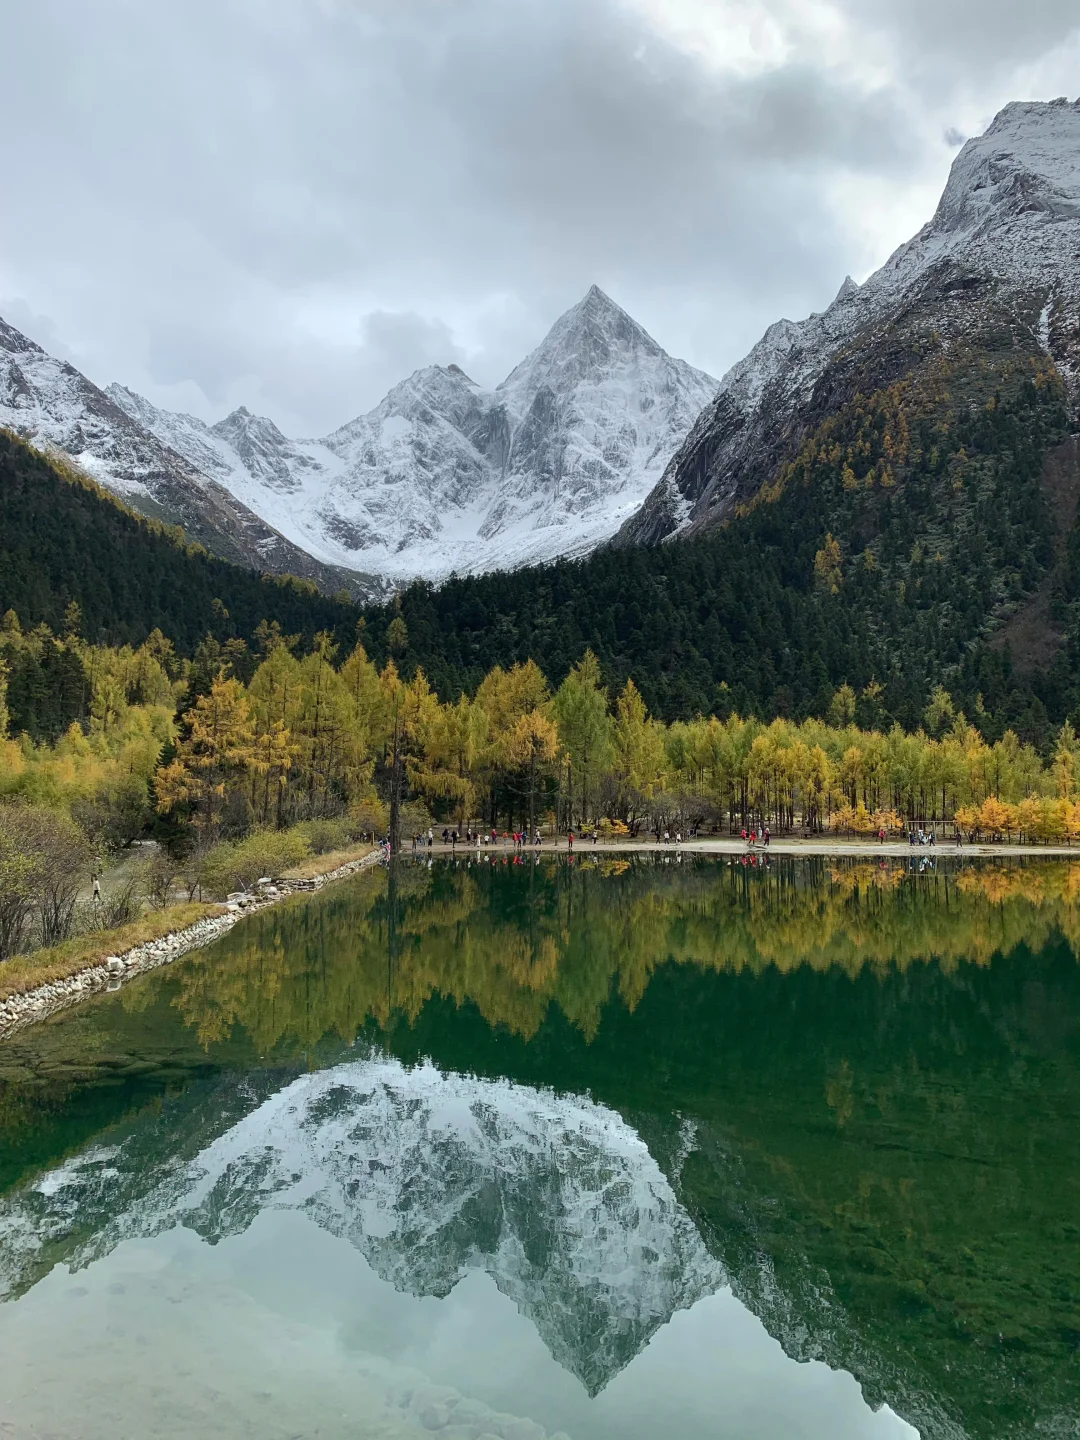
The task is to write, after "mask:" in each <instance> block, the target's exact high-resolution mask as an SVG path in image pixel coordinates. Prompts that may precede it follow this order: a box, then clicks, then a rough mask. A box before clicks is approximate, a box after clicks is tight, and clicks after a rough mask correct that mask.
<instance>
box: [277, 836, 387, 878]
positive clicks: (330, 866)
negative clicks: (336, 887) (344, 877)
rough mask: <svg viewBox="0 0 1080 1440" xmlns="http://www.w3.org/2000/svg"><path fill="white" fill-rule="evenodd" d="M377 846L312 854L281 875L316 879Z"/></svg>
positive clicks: (361, 857)
mask: <svg viewBox="0 0 1080 1440" xmlns="http://www.w3.org/2000/svg"><path fill="white" fill-rule="evenodd" d="M376 848H377V847H376V846H374V845H367V844H364V845H353V846H351V847H350V848H349V849H347V850H330V851H328V852H327V854H325V855H312V856H310V857H309V858H308V859H307V860H303V861H301V863H300V864H299V865H294V866H293V867H292V869H291V870H286V871H285V872H284V874H283V875H282V877H281V878H282V879H283V880H317V879H318V877H319V876H320V875H329V874H330V872H331V871H333V870H337V869H339V868H340V867H341V866H342V865H350V864H352V863H353V862H354V861H356V860H364V859H366V858H367V856H368V855H371V854H372V853H373V852H374V850H375V849H376Z"/></svg>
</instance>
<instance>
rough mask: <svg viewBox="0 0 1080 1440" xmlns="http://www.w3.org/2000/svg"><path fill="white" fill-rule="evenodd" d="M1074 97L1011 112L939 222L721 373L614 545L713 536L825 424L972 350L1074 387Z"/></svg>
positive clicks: (1077, 186) (1077, 177)
mask: <svg viewBox="0 0 1080 1440" xmlns="http://www.w3.org/2000/svg"><path fill="white" fill-rule="evenodd" d="M1078 296H1080V101H1078V102H1077V103H1076V104H1069V103H1068V102H1067V101H1065V100H1055V101H1052V102H1049V103H1023V104H1012V105H1008V106H1007V107H1006V108H1005V109H1004V110H1002V111H1001V113H1000V114H999V115H998V116H997V118H996V119H995V120H994V122H993V124H992V125H991V126H990V128H989V129H988V130H987V131H986V133H985V134H984V135H982V136H979V137H978V138H977V139H973V140H969V141H968V142H967V144H966V145H965V146H964V148H963V149H962V151H961V152H960V154H959V155H958V156H957V158H956V161H955V162H954V164H953V167H952V171H951V174H950V177H949V181H948V184H947V186H946V188H945V192H944V194H943V195H942V198H941V202H940V204H939V206H938V208H937V212H936V213H935V215H934V217H933V219H932V220H931V221H930V222H929V223H928V224H927V225H925V226H924V227H923V228H922V230H920V231H919V233H918V234H917V235H916V236H915V237H914V238H913V239H912V240H910V241H908V243H907V244H906V245H903V246H901V247H900V249H899V250H897V251H896V252H895V254H894V255H892V256H891V257H890V259H889V260H888V261H887V262H886V264H885V265H884V266H882V268H881V269H880V270H878V271H877V272H876V273H875V274H874V275H872V276H871V277H870V278H869V279H868V280H867V281H866V283H865V284H863V285H862V286H858V285H856V284H855V283H854V282H853V281H852V280H850V279H849V280H846V281H845V282H844V284H843V286H842V287H841V289H840V292H839V294H838V295H837V296H836V299H835V300H834V301H833V303H832V304H831V305H830V306H829V308H828V309H827V310H826V311H825V312H824V313H823V314H819V315H811V316H810V317H809V319H807V320H804V321H802V322H800V323H797V324H796V323H793V322H792V321H790V320H780V321H778V322H777V323H776V324H775V325H772V326H771V327H770V328H769V329H768V330H767V331H766V332H765V335H764V336H763V337H762V339H761V340H760V341H759V342H758V343H757V345H755V346H754V348H753V350H751V352H750V353H749V355H747V356H746V358H745V359H744V360H741V361H740V362H739V363H738V364H737V365H735V366H734V367H733V368H732V369H731V370H730V371H728V373H727V374H726V375H725V376H724V378H723V380H722V381H721V383H720V387H719V390H718V392H717V394H716V396H715V398H714V399H713V400H712V402H711V403H710V404H709V406H708V407H707V408H706V409H705V410H704V411H703V412H702V414H701V415H700V417H699V418H698V420H697V422H696V424H695V425H694V426H693V429H692V430H691V431H690V433H689V435H688V436H687V437H686V440H685V441H684V443H683V444H682V445H681V446H680V448H679V449H678V451H677V452H676V453H675V455H674V456H673V458H672V460H671V462H670V464H669V465H668V466H667V469H666V470H665V472H664V475H663V477H662V478H661V479H660V481H659V482H658V484H657V485H656V487H655V488H654V490H653V491H652V492H651V493H650V495H649V497H648V499H647V500H646V501H645V503H644V505H643V506H642V507H641V509H640V511H639V512H638V513H637V514H636V515H635V516H634V517H633V518H632V519H631V520H630V521H628V522H627V524H626V525H624V526H623V528H622V530H621V532H620V537H619V538H620V542H621V543H647V544H650V543H655V542H657V541H660V540H663V539H666V538H667V537H669V536H672V535H675V534H693V533H696V532H700V531H702V530H706V529H708V528H710V527H712V526H714V525H717V524H721V523H723V522H725V521H727V520H729V519H731V518H732V516H733V515H734V514H735V513H736V511H737V509H738V507H739V506H740V504H743V503H745V502H747V501H748V500H750V499H751V498H752V497H754V496H755V495H756V494H757V493H758V492H759V491H760V490H761V488H762V486H764V485H768V484H771V483H772V482H774V481H775V479H776V477H777V476H778V474H779V473H780V471H781V470H782V468H783V467H784V465H785V464H786V463H788V462H789V461H791V460H792V459H793V457H794V456H795V455H796V454H797V453H798V451H799V449H800V447H801V446H802V445H803V444H804V443H805V442H806V441H807V439H808V437H811V436H812V435H813V434H814V432H815V431H816V430H817V429H818V427H819V426H821V425H822V423H823V422H825V421H826V420H827V419H828V417H830V416H831V415H834V414H836V413H837V411H839V410H840V409H841V408H842V407H843V406H844V405H846V404H849V403H850V402H851V401H852V400H853V399H854V398H855V397H856V396H858V395H860V394H861V395H872V394H874V393H875V392H879V391H881V390H883V389H885V388H886V387H888V386H889V385H892V384H894V383H895V382H896V381H898V380H900V379H902V378H904V377H907V376H910V375H912V374H917V373H925V372H926V371H927V370H928V368H929V367H930V366H931V365H933V364H935V363H939V362H941V361H948V362H950V363H952V364H953V365H955V364H957V363H958V362H962V361H963V356H964V354H965V353H967V354H968V355H969V356H970V360H971V364H972V365H976V366H977V365H978V364H979V363H980V360H979V357H980V356H984V355H986V354H988V353H993V354H994V355H995V356H997V357H999V358H1000V357H1001V356H1002V355H1003V354H1005V353H1007V354H1009V355H1012V356H1015V357H1025V356H1027V357H1045V356H1048V357H1050V358H1051V359H1052V360H1053V362H1054V363H1055V365H1056V367H1057V369H1058V372H1059V373H1060V374H1061V375H1062V376H1063V378H1064V380H1065V383H1066V387H1067V390H1068V391H1069V393H1070V396H1071V400H1072V404H1073V406H1074V407H1075V405H1076V402H1077V398H1078V386H1080V308H1078Z"/></svg>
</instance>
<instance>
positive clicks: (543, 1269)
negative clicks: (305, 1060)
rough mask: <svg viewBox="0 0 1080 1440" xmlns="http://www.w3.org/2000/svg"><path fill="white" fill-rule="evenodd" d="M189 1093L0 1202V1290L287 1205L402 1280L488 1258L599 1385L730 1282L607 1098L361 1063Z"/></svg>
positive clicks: (447, 1272) (573, 1363) (423, 1285)
mask: <svg viewBox="0 0 1080 1440" xmlns="http://www.w3.org/2000/svg"><path fill="white" fill-rule="evenodd" d="M272 1087H273V1081H272V1080H271V1079H270V1077H265V1078H260V1077H258V1076H255V1077H252V1076H246V1077H244V1079H243V1080H242V1081H239V1082H238V1081H237V1080H236V1078H235V1077H234V1078H232V1079H227V1078H226V1079H223V1080H222V1081H221V1083H220V1084H219V1086H217V1087H215V1089H214V1093H213V1094H210V1093H206V1091H205V1090H199V1089H198V1088H197V1087H196V1088H194V1089H192V1090H191V1091H189V1092H188V1093H187V1095H186V1096H185V1097H184V1099H183V1100H182V1101H179V1102H177V1104H175V1105H173V1106H171V1107H169V1109H168V1112H167V1113H165V1114H162V1115H153V1116H150V1115H148V1116H145V1117H143V1120H142V1121H140V1122H139V1124H137V1125H136V1126H134V1127H131V1128H129V1129H128V1130H127V1132H126V1133H121V1134H120V1136H119V1137H118V1138H117V1141H116V1143H112V1144H109V1143H105V1142H104V1141H103V1142H101V1143H98V1144H95V1145H93V1146H91V1147H90V1148H89V1149H88V1150H86V1151H85V1152H83V1153H82V1154H80V1155H77V1156H74V1157H72V1158H71V1159H70V1160H68V1161H66V1162H65V1163H64V1164H63V1165H61V1166H60V1167H58V1168H57V1169H54V1170H52V1171H50V1172H48V1173H46V1174H45V1175H43V1176H41V1177H40V1178H39V1179H37V1180H36V1181H35V1182H34V1183H32V1184H31V1185H30V1186H29V1187H27V1188H24V1189H22V1190H19V1191H16V1192H14V1193H12V1194H11V1195H9V1196H7V1197H5V1198H4V1199H2V1200H0V1300H3V1299H5V1298H11V1297H14V1296H16V1295H18V1294H20V1293H22V1292H23V1291H24V1290H25V1289H26V1288H27V1286H28V1285H29V1284H32V1283H34V1281H36V1280H37V1279H39V1278H40V1277H41V1275H42V1274H44V1273H46V1272H47V1270H48V1269H50V1268H51V1267H52V1265H54V1264H56V1263H57V1262H58V1261H60V1260H63V1261H65V1262H66V1263H67V1264H69V1265H71V1266H73V1267H75V1268H78V1267H80V1266H82V1265H84V1264H88V1263H89V1262H90V1261H92V1260H94V1259H97V1258H98V1257H100V1256H102V1255H104V1254H107V1253H108V1252H109V1251H111V1250H112V1249H113V1248H114V1247H115V1246H116V1245H118V1244H120V1243H121V1242H122V1241H124V1240H127V1239H131V1238H134V1237H137V1236H147V1235H153V1234H158V1233H160V1232H161V1231H163V1230H166V1229H169V1228H171V1227H172V1226H175V1225H184V1226H187V1227H188V1228H190V1229H193V1230H195V1231H196V1232H197V1233H198V1234H199V1235H201V1236H202V1237H203V1238H204V1239H207V1240H209V1241H211V1242H212V1243H214V1242H217V1241H218V1240H221V1239H224V1238H225V1237H226V1236H228V1235H232V1234H237V1233H239V1232H240V1231H242V1230H245V1229H246V1228H247V1227H248V1226H249V1225H250V1224H251V1223H252V1221H253V1220H254V1219H255V1218H256V1217H257V1216H258V1215H259V1213H260V1212H261V1211H263V1210H265V1209H288V1210H298V1211H301V1212H302V1213H304V1214H305V1215H307V1216H308V1217H309V1218H310V1219H312V1220H313V1221H314V1222H315V1223H316V1224H317V1225H319V1226H321V1227H322V1228H323V1229H325V1230H327V1231H329V1232H330V1233H331V1234H333V1235H336V1236H338V1237H339V1238H341V1239H343V1240H347V1241H348V1242H349V1243H350V1244H351V1245H353V1246H355V1247H356V1248H357V1249H358V1250H360V1251H361V1253H362V1254H363V1255H364V1256H365V1258H366V1259H367V1260H368V1262H369V1263H370V1265H371V1266H372V1268H373V1269H374V1270H375V1271H376V1272H377V1273H378V1274H379V1275H381V1276H382V1277H383V1278H384V1279H386V1280H387V1281H389V1282H390V1283H391V1284H393V1285H394V1286H395V1287H396V1288H397V1289H399V1290H402V1291H406V1292H408V1293H411V1294H414V1295H435V1296H444V1295H447V1294H449V1292H450V1291H451V1290H452V1289H453V1287H454V1286H455V1285H456V1284H457V1282H458V1281H459V1280H460V1279H461V1278H462V1277H463V1276H464V1275H465V1274H466V1273H467V1272H468V1271H470V1270H473V1269H480V1270H483V1271H486V1272H487V1273H488V1274H489V1275H491V1277H492V1278H493V1279H494V1281H495V1283H496V1284H497V1285H498V1287H499V1289H500V1290H501V1291H502V1292H503V1294H505V1295H507V1296H508V1297H509V1298H511V1299H512V1300H513V1301H514V1303H515V1304H516V1305H517V1307H518V1309H519V1310H520V1311H521V1313H522V1314H524V1315H526V1316H528V1317H529V1319H531V1320H532V1322H533V1324H534V1325H535V1326H536V1329H537V1331H538V1333H539V1334H540V1336H541V1338H542V1339H543V1341H544V1343H545V1344H546V1345H547V1347H548V1349H549V1350H550V1352H551V1354H552V1355H553V1356H554V1357H555V1359H556V1360H558V1361H559V1363H560V1364H562V1365H563V1366H564V1367H565V1368H567V1369H568V1370H570V1371H571V1372H572V1373H573V1374H575V1375H577V1376H578V1378H579V1379H580V1380H581V1382H582V1384H583V1385H584V1386H585V1387H586V1389H587V1390H588V1391H589V1392H590V1393H592V1394H595V1393H597V1392H598V1391H599V1390H601V1389H602V1388H603V1387H604V1386H605V1385H606V1384H607V1383H608V1381H609V1380H611V1378H612V1377H613V1376H614V1375H615V1374H617V1373H618V1372H619V1371H620V1370H621V1369H623V1368H624V1366H626V1365H627V1364H629V1362H630V1361H631V1360H632V1359H633V1358H634V1357H635V1356H636V1355H637V1354H638V1353H639V1352H640V1351H641V1350H642V1349H644V1347H645V1345H646V1344H647V1343H648V1341H649V1339H650V1337H651V1336H652V1335H653V1334H654V1333H655V1332H656V1331H657V1330H658V1329H659V1328H660V1327H661V1326H662V1325H664V1324H666V1323H667V1321H668V1320H669V1319H670V1318H671V1316H672V1315H673V1314H674V1312H675V1311H676V1310H680V1309H683V1308H686V1307H688V1306H690V1305H692V1304H693V1303H694V1302H695V1301H696V1300H698V1299H699V1298H700V1297H701V1296H703V1295H706V1294H711V1293H713V1292H714V1291H716V1290H717V1289H719V1288H720V1287H721V1286H722V1285H723V1284H724V1283H725V1277H724V1273H723V1271H722V1269H721V1268H720V1266H719V1265H718V1264H717V1262H716V1261H715V1260H714V1259H713V1258H712V1257H711V1256H710V1255H709V1253H708V1251H707V1250H706V1249H705V1246H704V1245H703V1243H702V1241H701V1239H700V1238H699V1236H698V1233H697V1231H696V1230H695V1228H694V1225H693V1224H692V1222H691V1221H690V1220H689V1218H688V1217H687V1215H686V1214H685V1212H684V1211H683V1210H682V1208H681V1206H680V1205H679V1204H678V1202H677V1201H676V1200H675V1197H674V1195H673V1194H672V1191H671V1187H670V1185H669V1183H668V1181H667V1180H666V1178H665V1177H664V1174H663V1172H662V1171H661V1169H660V1168H659V1166H658V1165H657V1164H656V1161H655V1160H653V1158H652V1156H651V1155H650V1153H649V1150H648V1149H647V1147H646V1145H645V1144H644V1142H643V1141H642V1140H641V1139H640V1138H639V1136H638V1135H637V1134H635V1132H634V1131H633V1130H632V1129H630V1127H629V1126H628V1125H627V1124H626V1122H625V1121H623V1120H622V1119H621V1117H620V1116H618V1115H617V1114H616V1113H615V1112H614V1111H612V1110H609V1109H607V1108H606V1107H604V1106H602V1105H597V1104H595V1103H594V1102H592V1101H590V1100H588V1099H585V1098H583V1097H574V1096H556V1095H555V1094H553V1093H552V1092H548V1091H538V1090H534V1089H531V1088H529V1087H527V1086H522V1085H515V1084H512V1083H510V1082H508V1081H491V1080H480V1079H475V1078H469V1077H466V1076H461V1075H454V1074H445V1073H442V1072H440V1071H438V1070H436V1069H435V1068H434V1067H433V1066H431V1065H422V1066H420V1067H417V1068H415V1069H407V1068H406V1067H404V1066H402V1065H401V1064H400V1063H398V1062H397V1061H394V1060H389V1059H383V1058H381V1057H378V1056H376V1057H373V1058H371V1059H370V1060H362V1061H356V1060H353V1061H347V1062H346V1063H344V1064H340V1065H337V1066H334V1067H332V1068H331V1069H328V1070H324V1071H321V1072H318V1073H315V1074H310V1075H302V1076H300V1077H299V1078H297V1079H296V1080H294V1081H293V1083H292V1084H289V1085H286V1086H285V1087H284V1088H283V1089H280V1090H277V1091H276V1093H275V1091H274V1089H273V1088H272Z"/></svg>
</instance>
